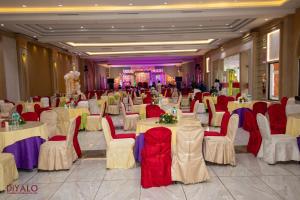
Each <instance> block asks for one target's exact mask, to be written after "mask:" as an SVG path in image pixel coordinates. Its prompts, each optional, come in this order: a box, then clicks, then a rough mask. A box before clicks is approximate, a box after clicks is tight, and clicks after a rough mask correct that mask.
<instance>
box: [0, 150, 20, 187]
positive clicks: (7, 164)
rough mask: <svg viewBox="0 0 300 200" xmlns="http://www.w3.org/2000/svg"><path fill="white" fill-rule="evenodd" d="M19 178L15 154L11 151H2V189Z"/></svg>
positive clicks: (0, 166) (0, 178)
mask: <svg viewBox="0 0 300 200" xmlns="http://www.w3.org/2000/svg"><path fill="white" fill-rule="evenodd" d="M18 178H19V173H18V170H17V167H16V163H15V159H14V156H13V155H12V154H10V153H0V191H3V190H5V189H6V186H7V185H9V184H11V183H12V182H13V181H14V180H16V179H18Z"/></svg>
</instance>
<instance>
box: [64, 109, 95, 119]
mask: <svg viewBox="0 0 300 200" xmlns="http://www.w3.org/2000/svg"><path fill="white" fill-rule="evenodd" d="M67 110H68V112H69V118H70V119H71V118H75V117H78V116H82V114H90V111H89V109H87V108H68V109H67Z"/></svg>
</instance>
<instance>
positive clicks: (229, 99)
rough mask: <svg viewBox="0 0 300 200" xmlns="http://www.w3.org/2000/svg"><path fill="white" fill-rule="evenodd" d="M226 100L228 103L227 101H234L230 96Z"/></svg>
mask: <svg viewBox="0 0 300 200" xmlns="http://www.w3.org/2000/svg"><path fill="white" fill-rule="evenodd" d="M227 100H228V102H229V101H235V98H234V97H232V96H228V97H227Z"/></svg>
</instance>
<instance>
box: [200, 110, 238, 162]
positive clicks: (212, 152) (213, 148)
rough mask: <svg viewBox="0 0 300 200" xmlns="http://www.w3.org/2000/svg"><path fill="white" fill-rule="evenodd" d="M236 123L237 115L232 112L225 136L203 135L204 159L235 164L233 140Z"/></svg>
mask: <svg viewBox="0 0 300 200" xmlns="http://www.w3.org/2000/svg"><path fill="white" fill-rule="evenodd" d="M238 123H239V116H238V115H237V114H233V115H232V116H231V117H230V119H229V123H228V127H227V134H226V135H225V136H206V137H204V148H203V153H204V158H205V160H206V161H209V162H212V163H217V164H230V165H232V166H235V164H236V161H235V150H234V140H235V136H236V132H237V129H238Z"/></svg>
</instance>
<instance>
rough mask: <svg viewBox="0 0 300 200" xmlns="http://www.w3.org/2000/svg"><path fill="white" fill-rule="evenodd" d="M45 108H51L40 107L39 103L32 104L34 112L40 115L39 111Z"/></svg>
mask: <svg viewBox="0 0 300 200" xmlns="http://www.w3.org/2000/svg"><path fill="white" fill-rule="evenodd" d="M45 110H51V108H42V107H41V106H40V105H39V104H34V112H35V113H37V114H38V116H39V117H40V116H41V113H42V112H43V111H45Z"/></svg>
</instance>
